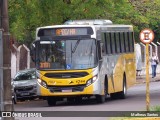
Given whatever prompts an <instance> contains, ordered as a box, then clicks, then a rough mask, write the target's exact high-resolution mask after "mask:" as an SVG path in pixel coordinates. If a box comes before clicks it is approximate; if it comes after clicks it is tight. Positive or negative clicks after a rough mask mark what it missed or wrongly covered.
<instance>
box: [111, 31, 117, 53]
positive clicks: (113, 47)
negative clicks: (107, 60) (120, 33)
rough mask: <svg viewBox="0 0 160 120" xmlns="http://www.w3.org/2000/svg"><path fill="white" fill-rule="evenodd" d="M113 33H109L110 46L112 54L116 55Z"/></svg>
mask: <svg viewBox="0 0 160 120" xmlns="http://www.w3.org/2000/svg"><path fill="white" fill-rule="evenodd" d="M114 37H115V36H114V33H113V32H112V33H111V46H112V54H114V53H116V49H115V38H114Z"/></svg>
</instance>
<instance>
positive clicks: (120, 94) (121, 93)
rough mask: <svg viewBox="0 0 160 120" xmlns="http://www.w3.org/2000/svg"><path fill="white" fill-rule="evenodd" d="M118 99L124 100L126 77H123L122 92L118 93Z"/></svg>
mask: <svg viewBox="0 0 160 120" xmlns="http://www.w3.org/2000/svg"><path fill="white" fill-rule="evenodd" d="M118 96H119V98H120V99H125V98H126V96H127V85H126V77H125V75H124V77H123V90H122V91H121V92H119V93H118Z"/></svg>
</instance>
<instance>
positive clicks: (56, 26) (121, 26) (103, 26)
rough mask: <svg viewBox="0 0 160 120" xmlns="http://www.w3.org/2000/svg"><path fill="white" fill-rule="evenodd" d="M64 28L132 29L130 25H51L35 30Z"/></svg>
mask: <svg viewBox="0 0 160 120" xmlns="http://www.w3.org/2000/svg"><path fill="white" fill-rule="evenodd" d="M64 27H68V28H69V27H92V28H96V29H98V28H99V29H102V30H105V29H106V28H115V29H116V28H117V29H120V28H123V29H130V30H131V29H133V26H132V25H120V24H113V25H52V26H44V27H38V28H37V30H39V29H49V28H64Z"/></svg>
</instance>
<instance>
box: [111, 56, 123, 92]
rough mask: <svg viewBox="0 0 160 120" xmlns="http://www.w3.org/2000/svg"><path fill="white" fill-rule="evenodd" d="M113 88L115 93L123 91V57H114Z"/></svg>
mask: <svg viewBox="0 0 160 120" xmlns="http://www.w3.org/2000/svg"><path fill="white" fill-rule="evenodd" d="M113 71H114V72H113V73H114V77H113V78H114V86H115V92H120V91H122V90H123V74H124V57H123V55H116V57H115V67H114V70H113Z"/></svg>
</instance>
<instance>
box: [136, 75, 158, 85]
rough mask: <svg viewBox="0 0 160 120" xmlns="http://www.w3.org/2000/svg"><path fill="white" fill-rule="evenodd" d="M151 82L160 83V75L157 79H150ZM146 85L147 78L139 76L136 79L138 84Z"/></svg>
mask: <svg viewBox="0 0 160 120" xmlns="http://www.w3.org/2000/svg"><path fill="white" fill-rule="evenodd" d="M149 81H150V82H158V81H160V75H158V76H157V77H155V78H151V77H149ZM141 83H146V76H137V78H136V84H141Z"/></svg>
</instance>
